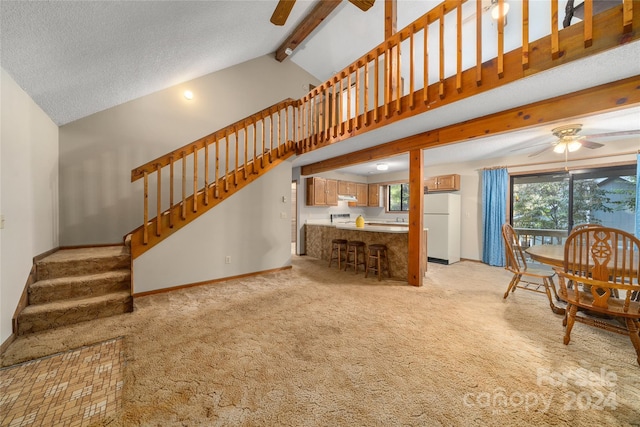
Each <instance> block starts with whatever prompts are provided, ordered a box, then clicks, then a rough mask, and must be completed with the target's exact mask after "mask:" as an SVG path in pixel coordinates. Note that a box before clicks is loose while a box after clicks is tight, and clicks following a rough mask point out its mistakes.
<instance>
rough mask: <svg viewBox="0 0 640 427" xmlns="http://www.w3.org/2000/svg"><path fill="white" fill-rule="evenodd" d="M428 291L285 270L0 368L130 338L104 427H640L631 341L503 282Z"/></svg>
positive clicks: (307, 267) (91, 332) (84, 330)
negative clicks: (571, 319)
mask: <svg viewBox="0 0 640 427" xmlns="http://www.w3.org/2000/svg"><path fill="white" fill-rule="evenodd" d="M429 268H430V270H429V272H428V273H427V276H428V277H427V279H426V284H425V286H424V287H422V288H415V287H411V286H408V285H407V284H406V283H403V282H394V281H382V282H378V281H377V280H375V279H372V278H369V279H364V277H363V275H362V274H360V275H358V276H356V275H354V274H353V273H345V272H339V271H337V270H336V269H331V270H329V269H328V268H327V267H326V264H325V263H324V262H319V261H317V260H315V259H313V258H308V257H303V258H295V259H294V268H293V269H292V270H287V271H283V272H279V273H276V274H270V275H267V276H264V277H255V278H249V279H243V280H236V281H229V282H225V283H218V284H214V285H209V286H200V287H197V288H191V289H186V290H182V291H176V292H171V293H165V294H159V295H155V296H149V297H144V298H138V299H137V300H136V301H135V307H136V310H135V312H134V313H132V314H125V315H120V316H116V317H113V318H110V319H100V320H96V321H91V322H87V323H84V324H81V325H76V326H73V327H69V328H65V329H62V330H58V331H51V332H45V333H40V334H36V335H33V336H30V337H25V338H20V339H19V340H18V341H16V342H15V343H14V344H13V345H12V346H11V347H10V348H9V349H8V351H7V352H6V353H5V354H4V355H3V356H2V359H0V362H1V363H2V365H4V366H6V365H10V364H13V363H16V362H19V361H23V360H26V359H29V358H34V357H39V356H43V355H45V354H51V353H56V352H59V351H62V350H65V349H67V348H75V347H79V346H81V345H85V344H88V343H93V342H97V341H101V340H105V339H107V338H110V337H117V336H121V335H123V336H125V356H126V368H125V383H124V389H123V399H124V402H123V412H122V414H121V416H119V417H118V418H117V419H115V420H109V421H108V423H107V422H105V425H106V424H108V425H124V426H131V425H143V426H152V425H153V426H155V425H162V426H183V425H184V426H204V425H206V426H355V425H359V426H471V425H477V426H484V425H486V426H504V425H517V426H525V425H532V426H533V425H535V426H539V425H558V426H561V425H572V426H587V425H589V426H595V425H597V426H605V425H611V426H614V425H615V426H625V425H626V426H633V425H635V426H638V425H640V366H638V364H637V363H636V355H635V352H634V350H633V347H632V346H631V343H630V341H629V339H628V337H625V336H622V335H616V334H612V333H608V332H605V331H600V330H595V329H593V328H589V327H588V326H585V325H580V324H578V325H576V326H575V328H574V333H573V336H572V341H571V343H570V345H568V346H565V345H563V344H562V335H563V328H562V323H561V321H562V319H561V316H557V315H554V314H553V313H552V312H551V310H550V309H549V306H548V302H547V301H546V298H545V297H544V296H543V295H539V294H534V293H531V292H525V291H522V290H518V291H516V293H515V294H514V295H512V296H511V297H509V299H507V300H503V299H502V294H503V292H504V290H505V289H506V286H507V283H508V282H509V279H510V275H509V274H508V273H507V272H505V271H504V270H503V269H501V268H495V267H488V266H486V265H483V264H480V263H472V262H460V263H457V264H454V265H451V266H442V265H437V264H430V265H429Z"/></svg>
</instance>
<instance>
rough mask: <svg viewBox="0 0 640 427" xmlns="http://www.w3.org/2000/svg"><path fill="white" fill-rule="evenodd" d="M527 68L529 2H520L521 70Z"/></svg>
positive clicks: (526, 0)
mask: <svg viewBox="0 0 640 427" xmlns="http://www.w3.org/2000/svg"><path fill="white" fill-rule="evenodd" d="M528 68H529V0H522V69H523V70H526V69H528Z"/></svg>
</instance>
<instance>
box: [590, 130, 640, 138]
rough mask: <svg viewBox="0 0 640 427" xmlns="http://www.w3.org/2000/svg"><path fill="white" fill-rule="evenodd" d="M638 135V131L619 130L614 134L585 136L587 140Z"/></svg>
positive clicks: (639, 131) (639, 132) (605, 133)
mask: <svg viewBox="0 0 640 427" xmlns="http://www.w3.org/2000/svg"><path fill="white" fill-rule="evenodd" d="M625 135H640V129H633V130H621V131H616V132H604V133H591V134H589V135H587V137H589V138H608V137H612V136H625Z"/></svg>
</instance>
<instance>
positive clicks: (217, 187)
mask: <svg viewBox="0 0 640 427" xmlns="http://www.w3.org/2000/svg"><path fill="white" fill-rule="evenodd" d="M213 143H214V144H215V145H216V171H215V181H214V182H215V190H214V192H213V197H215V198H216V199H217V198H219V197H220V180H219V177H220V139H219V138H218V134H217V133H216V136H215V138H214V141H213Z"/></svg>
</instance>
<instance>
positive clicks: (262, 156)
mask: <svg viewBox="0 0 640 427" xmlns="http://www.w3.org/2000/svg"><path fill="white" fill-rule="evenodd" d="M260 123H261V124H262V135H261V137H262V147H261V150H262V151H260V153H261V154H260V168H261V169H264V153H265V145H264V143H265V140H264V139H265V135H264V133H265V131H266V129H265V118H264V115H261V116H260Z"/></svg>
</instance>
